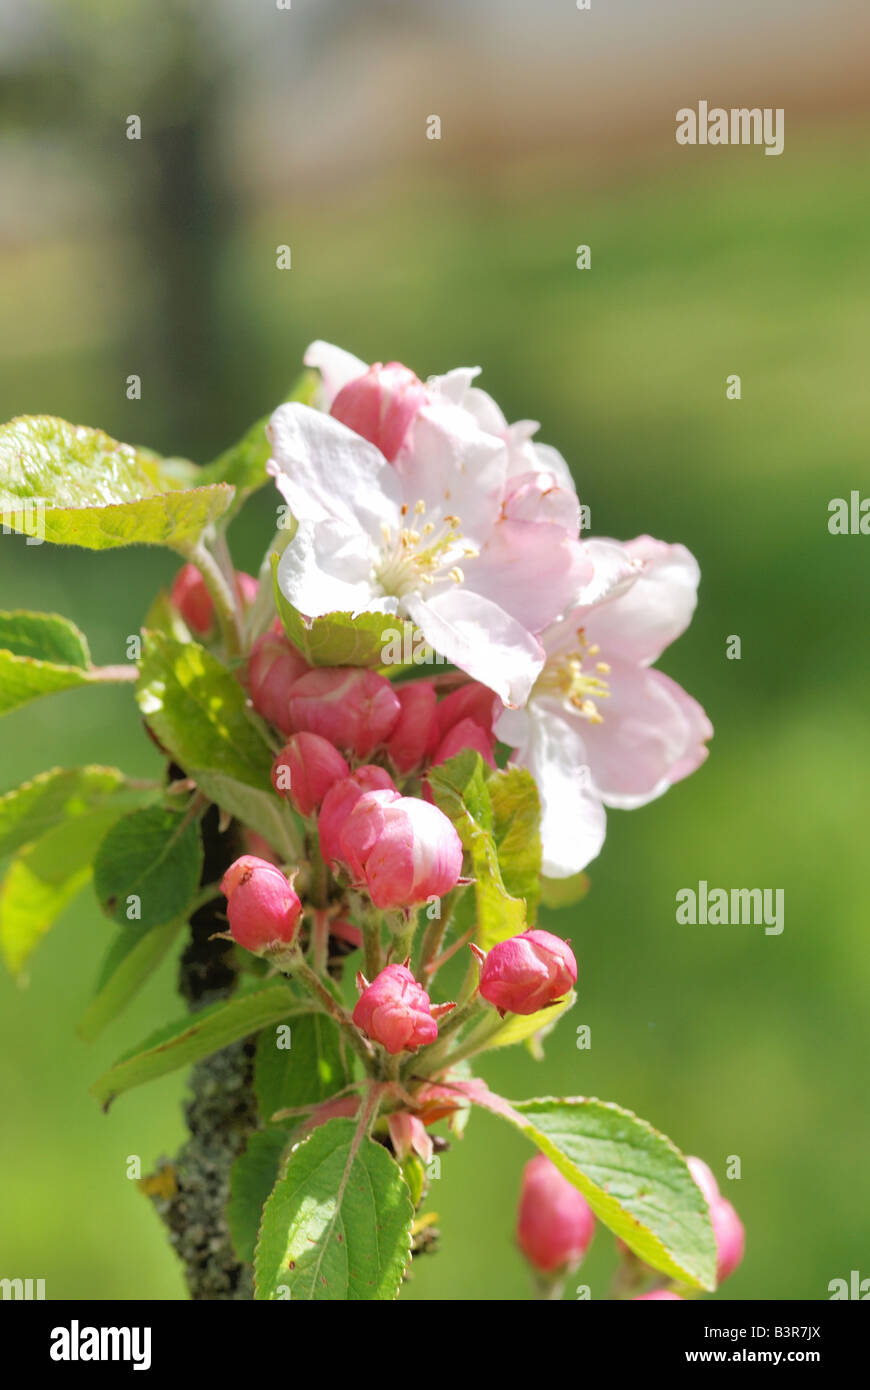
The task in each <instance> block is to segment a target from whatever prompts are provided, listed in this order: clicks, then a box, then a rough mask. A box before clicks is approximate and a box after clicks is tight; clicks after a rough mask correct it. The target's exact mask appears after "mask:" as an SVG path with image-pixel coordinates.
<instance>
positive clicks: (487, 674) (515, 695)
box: [403, 585, 544, 705]
mask: <svg viewBox="0 0 870 1390" xmlns="http://www.w3.org/2000/svg"><path fill="white" fill-rule="evenodd" d="M403 603H404V607H405V610H406V612H407V613H408V616H409V617H410V618H412V619H413V620H414V622H415V623H416V624H417V626H418V627H419V628H420V630H421V632H422V633H423V636H424V637H425V638H426V641H427V642H428V643H429V645H430V646H431V647H434V649H435V651H436V652H440V653H441V655H442V656H443V657H446V659H447V660H448V661H451V662H453V664H454V665H455V666H458V667H459V669H460V670H461V671H465V672H466V673H467V674H468V675H469V676H472V677H473V678H474V679H475V680H478V681H480V682H481V683H482V684H483V685H487V686H489V688H490V690H494V691H495V693H496V694H497V695H499V696H500V697H501V699H502V701H503V702H504V703H505V704H506V705H524V704H525V703H526V700H527V699H528V698H529V692H530V691H531V688H532V686H533V685H534V683H535V680H536V679H537V677H538V675H539V674H540V671H541V668H542V666H543V664H544V650H543V648H542V646H541V644H540V643H539V642H538V641H537V639H536V638H535V637H533V636H532V634H531V633H530V632H527V631H526V629H525V628H524V627H522V626H521V625H520V624H519V623H518V622H516V621H515V619H513V618H511V617H510V616H509V615H508V614H507V613H505V612H504V610H503V609H501V608H499V606H498V604H496V603H493V602H492V601H491V600H490V599H487V598H483V597H482V595H480V594H473V593H470V592H469V591H468V590H467V589H464V588H461V587H460V586H458V585H455V586H453V587H451V588H450V589H445V590H443V591H442V592H441V593H439V594H435V595H434V597H432V598H431V599H428V600H427V599H425V598H423V597H422V596H421V595H419V594H409V595H407V597H406V598H405V599H404V600H403Z"/></svg>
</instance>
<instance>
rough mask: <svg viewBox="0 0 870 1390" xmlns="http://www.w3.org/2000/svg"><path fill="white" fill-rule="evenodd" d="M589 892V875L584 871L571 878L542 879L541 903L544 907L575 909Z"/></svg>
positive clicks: (572, 875)
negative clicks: (576, 904)
mask: <svg viewBox="0 0 870 1390" xmlns="http://www.w3.org/2000/svg"><path fill="white" fill-rule="evenodd" d="M588 892H589V875H588V874H584V873H583V872H582V871H581V872H580V873H579V874H571V876H570V878H542V879H541V902H542V903H543V905H544V907H551V908H560V907H573V906H574V904H575V903H579V902H581V901H582V899H583V898H585V897H586V894H587V893H588Z"/></svg>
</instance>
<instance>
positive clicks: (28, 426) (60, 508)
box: [0, 415, 233, 550]
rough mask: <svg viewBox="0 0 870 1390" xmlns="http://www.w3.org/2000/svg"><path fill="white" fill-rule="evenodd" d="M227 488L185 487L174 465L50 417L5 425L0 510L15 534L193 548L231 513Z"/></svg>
mask: <svg viewBox="0 0 870 1390" xmlns="http://www.w3.org/2000/svg"><path fill="white" fill-rule="evenodd" d="M232 499H233V489H232V487H230V486H228V485H227V484H224V483H216V484H213V485H212V486H207V487H196V488H188V489H183V488H179V485H178V478H177V477H176V476H174V475H173V472H172V469H171V467H169V466H167V468H166V469H165V470H164V469H163V467H162V465H161V461H160V460H159V459H157V458H156V457H155V455H153V454H152V453H151V452H150V451H148V450H141V451H140V450H137V449H135V448H133V447H132V446H131V445H129V444H119V443H118V441H117V440H115V439H111V438H110V437H109V436H108V435H106V434H104V433H103V432H102V430H95V429H89V428H87V427H85V426H81V425H71V424H69V423H68V422H67V421H66V420H58V419H55V418H54V417H53V416H50V415H32V416H21V417H19V418H18V419H16V420H10V421H9V423H8V424H6V425H3V426H0V513H2V514H3V517H4V520H5V521H6V523H7V525H9V526H10V527H11V529H12V530H15V531H27V532H28V533H29V534H33V529H34V528H33V525H32V515H31V514H32V512H33V509H34V508H36V513H37V534H38V535H39V536H40V538H41V539H44V540H46V541H50V542H53V543H54V544H61V545H78V546H83V547H84V548H85V549H88V550H106V549H110V548H113V547H116V546H123V545H168V546H171V547H174V548H179V547H182V546H186V545H190V544H191V543H192V542H193V541H195V540H196V538H197V537H198V536H200V535H201V533H202V532H203V530H204V529H205V527H206V526H208V525H210V524H211V523H212V522H214V521H216V520H217V518H218V517H219V516H221V515H222V513H223V512H225V511H226V509H227V507H229V505H230V503H231V502H232Z"/></svg>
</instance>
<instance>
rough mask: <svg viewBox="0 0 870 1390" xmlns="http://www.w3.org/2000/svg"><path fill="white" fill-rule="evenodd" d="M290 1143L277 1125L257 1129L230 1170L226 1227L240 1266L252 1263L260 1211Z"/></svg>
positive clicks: (283, 1131) (261, 1214)
mask: <svg viewBox="0 0 870 1390" xmlns="http://www.w3.org/2000/svg"><path fill="white" fill-rule="evenodd" d="M290 1142H291V1140H290V1137H289V1135H288V1134H287V1131H286V1129H282V1128H281V1127H280V1125H269V1126H267V1128H266V1129H258V1130H257V1131H256V1132H255V1133H254V1134H252V1135H251V1137H250V1139H249V1140H248V1143H247V1146H246V1147H245V1149H244V1152H242V1153H240V1154H239V1156H238V1158H237V1159H236V1161H235V1163H234V1164H233V1166H232V1168H231V1169H230V1199H229V1201H228V1203H227V1225H228V1226H229V1228H230V1235H231V1236H232V1241H233V1246H234V1248H235V1252H236V1254H237V1255H238V1257H239V1259H240V1260H242V1261H243V1263H244V1264H251V1263H252V1261H253V1258H254V1250H255V1249H256V1246H257V1235H258V1234H259V1230H260V1221H261V1219H262V1216H263V1207H264V1206H265V1203H266V1199H267V1197H268V1196H269V1193H270V1192H271V1191H272V1188H273V1187H274V1186H275V1183H276V1181H277V1178H278V1170H279V1169H280V1167H281V1156H282V1154H283V1152H284V1150H285V1148H286V1147H287V1145H288V1143H290Z"/></svg>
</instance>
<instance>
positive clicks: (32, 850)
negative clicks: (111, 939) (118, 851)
mask: <svg viewBox="0 0 870 1390" xmlns="http://www.w3.org/2000/svg"><path fill="white" fill-rule="evenodd" d="M117 817H118V811H117V809H116V808H114V807H112V806H111V805H109V806H104V807H102V808H101V809H98V810H93V811H91V812H90V813H89V814H87V815H79V816H74V817H72V818H70V819H68V820H66V821H61V822H60V823H59V824H57V825H54V826H53V827H52V828H51V829H50V830H47V831H45V833H44V834H43V835H41V836H40V838H39V839H38V840H36V841H35V842H34V843H33V844H30V845H28V846H27V847H26V848H24V849H22V850H21V851H20V852H19V854H18V855H17V857H16V858H15V859H13V861H12V863H11V864H10V866H9V869H8V870H7V872H6V876H5V878H4V879H3V882H2V884H0V947H2V951H3V955H4V957H5V960H6V963H7V965H8V967H9V969H10V970H11V971H12V973H13V974H17V973H18V972H19V971H20V970H21V967H22V966H23V965H24V963H25V961H26V960H27V958H28V956H29V955H30V953H31V952H32V951H33V949H34V947H35V946H36V945H37V944H38V943H39V941H40V940H41V939H42V937H43V936H44V935H45V933H46V932H47V931H48V930H49V928H50V927H52V926H53V925H54V923H55V922H56V921H57V919H58V917H59V916H60V915H61V913H62V912H63V910H64V908H66V907H67V905H68V904H69V903H70V902H72V900H73V898H74V897H75V896H76V895H77V894H78V893H79V892H80V891H81V889H82V888H83V887H84V886H85V884H86V883H87V882H88V880H89V879H90V876H91V861H92V859H93V857H94V854H95V852H96V848H97V845H98V844H99V843H100V840H101V839H102V837H103V836H104V835H105V833H106V831H107V830H108V828H109V826H110V825H111V824H112V823H113V822H114V821H115V820H116V819H117Z"/></svg>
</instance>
